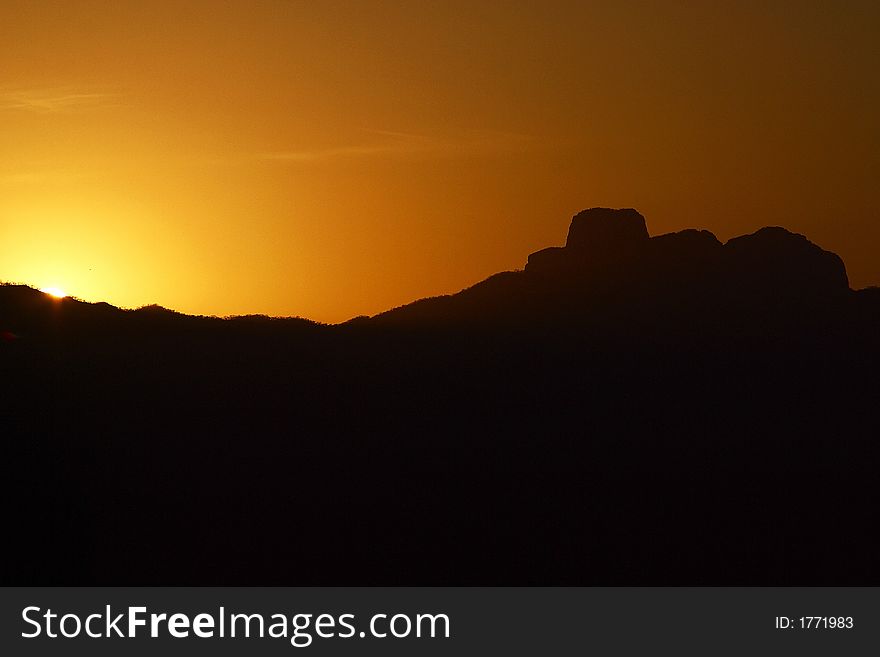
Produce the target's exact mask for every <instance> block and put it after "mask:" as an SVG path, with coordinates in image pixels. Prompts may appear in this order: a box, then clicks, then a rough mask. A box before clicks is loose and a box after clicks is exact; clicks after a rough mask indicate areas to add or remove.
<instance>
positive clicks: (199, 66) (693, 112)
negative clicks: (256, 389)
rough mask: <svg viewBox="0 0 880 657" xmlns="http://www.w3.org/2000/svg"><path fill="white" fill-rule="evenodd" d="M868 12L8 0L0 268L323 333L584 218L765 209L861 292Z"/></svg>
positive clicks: (778, 7) (106, 296)
mask: <svg viewBox="0 0 880 657" xmlns="http://www.w3.org/2000/svg"><path fill="white" fill-rule="evenodd" d="M878 29H880V3H876V2H870V3H869V2H861V1H855V2H848V3H845V9H844V5H840V4H839V3H807V5H806V6H805V4H804V3H802V2H781V3H773V7H768V6H767V5H766V3H756V2H737V3H725V4H724V5H718V4H717V3H707V2H684V3H659V4H656V3H644V2H628V1H623V2H619V1H615V2H590V3H584V2H551V3H550V4H549V5H548V4H547V3H537V4H535V3H514V2H511V3H473V2H457V1H452V2H442V3H431V4H429V5H427V6H426V5H425V4H424V3H410V2H403V1H399V2H383V3H357V2H353V3H337V2H317V3H312V2H307V3H293V2H286V1H280V0H279V1H268V2H260V3H250V2H238V3H217V2H208V1H207V0H205V1H188V2H125V3H115V4H110V5H108V4H107V3H95V2H77V3H61V4H60V5H56V4H54V3H52V4H47V3H31V2H17V1H13V2H4V3H3V4H2V6H0V40H2V43H3V44H4V48H5V49H6V52H7V53H8V54H7V55H6V56H5V57H4V59H3V67H2V71H0V153H2V157H0V281H22V282H29V283H31V284H33V285H39V284H40V281H43V280H46V278H47V277H48V278H56V279H57V280H63V281H65V286H67V287H69V289H75V290H76V293H77V296H78V297H81V298H83V299H85V300H89V301H108V302H110V303H113V304H116V305H121V306H125V307H137V306H140V305H144V304H150V303H159V304H161V305H163V306H167V307H171V308H175V309H178V310H181V311H184V312H189V313H204V314H218V315H227V314H237V313H266V314H270V315H301V316H306V317H310V318H313V319H317V320H323V321H341V320H345V319H348V318H350V317H353V316H356V315H359V314H373V313H376V312H379V311H382V310H385V309H387V308H390V307H393V306H396V305H400V304H403V303H406V302H409V301H412V300H414V299H417V298H420V297H425V296H430V295H436V294H442V293H449V292H455V291H457V290H459V289H461V288H463V287H465V286H468V285H471V284H473V283H475V282H477V281H479V280H480V279H482V278H484V277H485V276H487V275H489V274H491V273H493V272H496V271H501V270H505V269H514V268H521V267H522V266H523V265H524V264H525V263H524V262H523V256H522V254H524V253H530V252H532V251H534V250H536V249H538V248H541V247H542V246H544V245H547V244H557V243H559V242H560V241H561V240H562V239H563V238H564V231H565V222H564V221H561V220H560V217H570V216H572V215H573V214H574V213H575V212H577V211H579V210H581V209H583V208H587V207H593V206H608V207H636V208H638V209H639V210H640V211H641V212H643V213H644V214H645V215H646V216H649V217H651V228H652V231H653V232H654V233H662V232H668V231H673V230H679V229H682V228H685V227H690V226H695V227H699V228H706V229H709V230H712V231H713V232H715V233H716V234H717V235H718V236H719V238H721V239H722V240H723V239H727V238H729V237H732V236H734V235H739V234H743V233H747V232H749V231H752V230H755V229H756V228H758V227H760V226H763V225H766V224H768V223H770V224H780V225H785V226H787V227H789V228H790V229H792V230H794V231H797V232H801V233H804V234H806V235H808V236H809V237H810V238H811V239H813V240H815V241H816V242H818V243H820V244H823V245H824V246H825V247H827V248H829V249H832V250H834V251H835V252H837V253H840V254H841V256H842V257H843V258H844V259H845V260H846V262H847V265H848V268H849V273H850V277H851V280H852V282H853V285H854V286H857V287H861V286H866V285H872V284H874V285H876V284H880V260H878V259H877V258H876V257H875V254H876V253H877V250H878V248H880V201H878V196H877V194H876V181H877V175H878V171H880V132H878V127H877V121H876V117H877V116H878V115H880V76H878V75H877V74H876V72H875V67H876V62H877V61H880V40H878V39H877V38H876V35H877V33H878ZM743 35H748V38H744V36H743ZM840 44H846V47H845V48H842V47H840Z"/></svg>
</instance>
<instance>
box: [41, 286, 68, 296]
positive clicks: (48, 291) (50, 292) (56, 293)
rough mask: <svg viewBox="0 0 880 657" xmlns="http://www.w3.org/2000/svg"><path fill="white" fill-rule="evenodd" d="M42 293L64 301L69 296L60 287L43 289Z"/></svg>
mask: <svg viewBox="0 0 880 657" xmlns="http://www.w3.org/2000/svg"><path fill="white" fill-rule="evenodd" d="M40 292H42V293H43V294H48V295H49V296H50V297H55V298H56V299H63V298H64V297H66V296H67V293H66V292H65V291H64V290H62V289H61V288H59V287H41V288H40Z"/></svg>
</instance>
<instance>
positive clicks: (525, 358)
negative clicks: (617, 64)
mask: <svg viewBox="0 0 880 657" xmlns="http://www.w3.org/2000/svg"><path fill="white" fill-rule="evenodd" d="M0 332H2V333H3V335H2V339H0V363H2V372H3V385H4V391H3V397H2V401H0V412H2V416H0V417H2V434H3V447H4V459H3V463H4V466H3V467H4V471H3V476H4V479H5V481H6V482H7V483H8V484H10V486H9V488H10V491H11V492H10V493H9V494H8V495H7V496H6V504H5V506H6V507H7V511H6V513H5V518H4V519H5V523H4V530H5V531H4V535H5V536H6V537H7V538H6V542H7V545H8V546H10V547H11V548H12V550H11V555H10V556H8V557H7V558H6V559H5V561H4V569H3V570H4V572H3V579H4V580H5V581H6V582H8V583H19V584H37V583H47V584H48V583H53V584H58V583H77V584H146V583H153V584H169V583H174V584H347V585H351V584H612V585H622V584H655V585H656V584H710V583H711V584H765V585H771V584H874V585H876V584H880V562H878V560H877V553H878V544H877V540H876V538H875V536H874V534H875V528H876V526H877V524H878V521H880V518H878V510H877V499H878V495H877V493H878V477H877V469H878V463H880V447H878V435H880V422H878V413H877V404H878V400H880V378H878V365H880V291H878V290H862V291H853V290H851V289H850V288H849V285H848V282H847V276H846V270H845V267H844V265H843V262H842V261H841V260H840V258H839V257H837V256H836V255H834V254H832V253H829V252H827V251H823V250H822V249H821V248H819V247H818V246H816V245H814V244H812V243H810V242H809V241H808V240H806V238H804V237H802V236H799V235H794V234H792V233H789V232H788V231H785V230H784V229H782V228H765V229H762V230H760V231H758V232H757V233H754V234H752V235H747V236H743V237H739V238H736V239H733V240H730V241H729V242H727V243H726V244H722V243H720V242H719V241H718V240H717V239H716V238H715V237H714V236H713V235H712V234H711V233H708V232H706V231H696V230H688V231H683V232H680V233H675V234H670V235H661V236H658V237H653V238H651V237H649V235H648V231H647V229H646V227H645V222H644V219H643V218H642V216H641V215H639V214H638V213H637V212H635V211H634V210H617V211H613V210H606V209H598V208H597V209H593V210H588V211H585V212H582V213H581V214H579V215H577V216H576V217H575V218H574V220H573V221H572V225H571V229H570V231H569V236H568V240H567V243H566V245H565V246H564V247H553V248H550V249H545V250H543V251H539V252H538V253H535V254H532V255H531V256H530V257H529V259H528V264H527V265H526V267H525V269H524V270H523V271H517V272H506V273H502V274H498V275H496V276H493V277H491V278H489V279H487V280H486V281H483V282H482V283H479V284H477V285H475V286H473V287H471V288H469V289H467V290H464V291H462V292H460V293H458V294H456V295H452V296H447V297H439V298H434V299H426V300H422V301H418V302H416V303H413V304H410V305H408V306H404V307H402V308H397V309H395V310H392V311H389V312H386V313H383V314H380V315H378V316H376V317H373V318H359V319H357V320H353V321H351V322H348V323H346V324H343V325H339V326H323V325H318V324H314V323H311V322H307V321H305V320H293V319H291V320H279V319H268V318H262V317H248V318H236V319H230V320H220V319H215V318H199V317H189V316H185V315H180V314H177V313H172V312H171V311H167V310H164V309H161V308H158V307H151V308H146V309H141V310H138V311H124V310H120V309H117V308H113V307H111V306H108V305H106V304H85V303H82V302H78V301H75V300H71V299H65V300H62V301H57V300H53V299H51V298H49V297H47V296H46V295H43V294H41V293H39V292H37V291H35V290H32V289H30V288H24V287H16V286H5V287H0Z"/></svg>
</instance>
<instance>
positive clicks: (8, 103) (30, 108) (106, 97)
mask: <svg viewBox="0 0 880 657" xmlns="http://www.w3.org/2000/svg"><path fill="white" fill-rule="evenodd" d="M117 98H118V96H117V95H116V94H111V93H105V92H97V91H94V90H84V89H76V88H74V87H69V86H61V87H43V88H36V89H33V88H32V89H0V110H2V111H7V112H9V111H13V112H14V111H19V112H33V113H37V114H57V113H61V112H75V111H82V110H87V109H95V108H98V107H107V106H109V105H114V104H116V101H117Z"/></svg>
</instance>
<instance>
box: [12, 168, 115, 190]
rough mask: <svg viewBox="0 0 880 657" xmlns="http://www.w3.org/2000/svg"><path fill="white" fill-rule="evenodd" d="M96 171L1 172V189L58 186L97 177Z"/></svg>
mask: <svg viewBox="0 0 880 657" xmlns="http://www.w3.org/2000/svg"><path fill="white" fill-rule="evenodd" d="M97 175H98V174H97V172H94V171H70V170H66V169H53V170H29V171H0V187H19V186H29V185H53V184H55V185H57V184H64V183H70V182H74V181H77V180H86V179H89V178H94V177H95V176H97Z"/></svg>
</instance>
